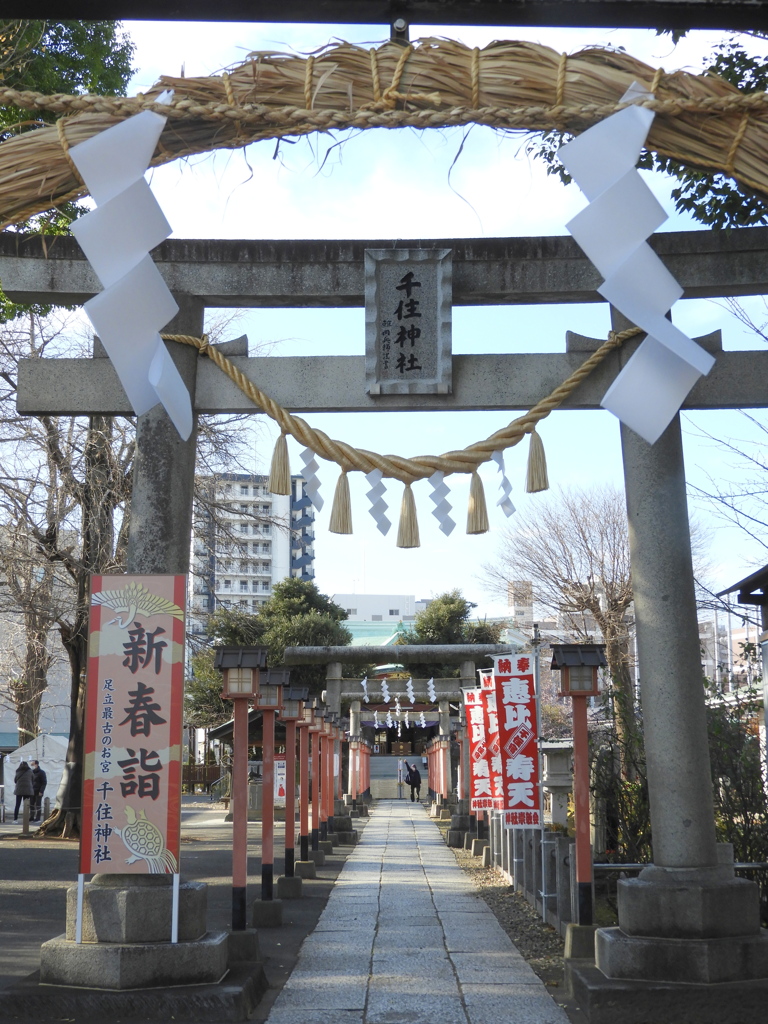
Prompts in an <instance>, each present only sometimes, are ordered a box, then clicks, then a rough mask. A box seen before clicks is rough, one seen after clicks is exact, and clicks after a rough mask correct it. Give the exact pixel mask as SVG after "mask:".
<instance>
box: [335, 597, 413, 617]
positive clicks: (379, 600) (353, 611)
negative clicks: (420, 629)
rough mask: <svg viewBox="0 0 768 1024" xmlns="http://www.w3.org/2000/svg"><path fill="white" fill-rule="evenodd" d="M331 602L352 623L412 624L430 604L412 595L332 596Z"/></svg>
mask: <svg viewBox="0 0 768 1024" xmlns="http://www.w3.org/2000/svg"><path fill="white" fill-rule="evenodd" d="M333 600H334V601H335V602H336V604H338V605H341V607H342V608H343V609H344V610H345V611H346V613H347V616H348V618H349V619H350V620H351V621H352V622H413V621H414V619H415V618H416V615H417V614H418V612H421V611H424V609H425V608H426V607H427V605H428V604H429V603H430V602H429V600H421V601H417V600H416V598H415V597H414V595H413V594H334V595H333Z"/></svg>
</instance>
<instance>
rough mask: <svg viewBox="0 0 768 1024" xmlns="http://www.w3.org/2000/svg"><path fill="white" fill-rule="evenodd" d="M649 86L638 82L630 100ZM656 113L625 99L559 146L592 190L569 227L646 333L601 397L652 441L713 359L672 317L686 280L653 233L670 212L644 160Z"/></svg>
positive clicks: (616, 300) (607, 291)
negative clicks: (680, 279)
mask: <svg viewBox="0 0 768 1024" xmlns="http://www.w3.org/2000/svg"><path fill="white" fill-rule="evenodd" d="M648 96H651V94H650V93H648V92H646V91H645V90H644V89H643V88H642V87H641V86H639V85H638V84H637V83H636V82H635V83H633V84H632V85H631V86H630V88H629V89H628V90H627V92H626V93H625V94H624V96H623V97H622V101H623V102H627V103H634V101H635V100H638V99H643V98H646V97H648ZM653 119H654V114H653V111H651V110H646V109H645V108H644V107H638V106H634V105H633V106H629V107H626V108H625V109H624V110H620V111H619V112H618V113H617V114H612V115H611V116H610V117H608V118H606V119H605V120H604V121H601V122H600V123H599V124H596V125H594V126H593V127H592V128H590V129H589V130H588V131H586V132H584V133H583V134H582V135H579V136H578V138H576V139H573V141H571V142H569V143H567V144H566V145H565V146H563V147H562V148H561V149H560V151H559V154H558V155H559V157H560V159H561V160H562V162H563V164H564V165H565V167H566V168H567V169H568V171H569V172H570V174H571V175H572V177H573V178H574V180H575V181H576V182H577V183H578V185H579V187H580V188H581V190H582V191H583V193H584V195H585V196H586V197H587V199H588V200H589V206H587V208H586V209H585V210H582V212H581V213H579V214H577V215H576V217H574V218H573V220H571V221H570V222H569V223H568V224H567V225H566V227H567V228H568V230H569V231H570V232H571V234H572V235H573V237H574V238H575V239H576V241H577V242H578V243H579V245H580V246H581V248H582V249H583V250H584V252H585V253H586V255H587V256H588V257H589V259H590V260H591V261H592V262H593V263H594V265H595V266H596V267H597V269H598V270H599V271H600V273H601V274H603V276H604V277H605V280H604V282H603V284H602V285H601V286H600V287H599V288H598V291H599V292H600V294H601V295H602V296H603V297H604V298H605V299H606V300H607V301H608V302H610V303H611V304H612V305H613V306H615V307H616V309H618V310H620V311H621V312H622V313H623V314H624V316H626V317H627V319H628V320H630V321H631V322H632V323H634V324H636V325H637V326H638V327H641V328H642V329H643V330H644V331H646V333H647V335H648V337H647V338H646V339H645V340H644V341H643V343H642V344H641V345H640V347H639V348H638V350H637V352H635V354H634V355H633V356H632V358H631V359H630V360H629V362H628V363H627V365H626V366H625V367H624V369H623V370H622V371H621V373H620V374H619V375H618V377H617V378H616V379H615V380H614V382H613V384H612V385H611V386H610V388H609V389H608V391H607V392H606V394H605V396H604V398H603V400H602V403H601V405H602V406H603V407H604V408H605V409H608V410H609V411H610V412H612V413H613V414H614V415H615V416H617V417H618V418H619V419H620V420H621V421H622V423H626V424H627V426H629V427H631V428H632V430H634V431H636V433H638V434H640V436H641V437H643V438H645V440H646V441H648V442H649V443H650V444H653V443H654V442H655V441H656V440H658V438H659V437H660V436H661V434H662V433H663V432H664V430H665V429H666V428H667V426H668V425H669V423H670V421H671V420H672V419H673V418H674V416H675V414H676V413H677V411H678V410H679V408H680V406H681V405H682V404H683V401H684V400H685V397H686V395H687V394H688V392H689V391H690V390H691V388H692V387H693V385H694V384H695V383H696V381H697V380H698V379H699V377H700V376H701V375H702V374H707V373H709V371H710V370H711V369H712V367H713V365H714V362H715V360H714V358H713V357H712V356H711V355H710V354H709V353H708V352H705V351H704V349H703V348H701V347H700V346H699V345H697V344H696V342H694V341H692V340H691V339H690V338H689V337H687V336H686V335H685V334H683V332H682V331H680V330H678V328H677V327H675V326H674V325H673V324H672V323H671V322H670V321H669V320H668V319H667V318H666V314H667V313H668V312H669V310H670V309H671V308H672V305H673V303H674V302H676V301H677V299H679V298H680V296H681V295H682V294H683V289H682V288H681V287H680V285H679V284H678V283H677V281H675V279H674V278H673V277H672V275H671V274H670V273H669V271H668V270H667V268H666V267H665V266H664V264H663V263H662V262H661V260H660V259H659V258H658V256H657V255H656V254H655V253H654V251H653V250H652V249H651V247H650V246H649V245H648V243H647V242H646V241H645V239H646V238H648V237H649V235H652V234H653V232H654V231H655V230H656V229H657V228H658V227H659V226H660V225H661V224H663V223H664V221H665V220H666V219H667V215H666V213H665V212H664V210H663V209H662V207H661V206H660V204H659V203H658V202H657V200H656V198H655V197H654V195H653V193H652V192H651V190H650V189H649V188H648V186H647V185H646V184H645V182H644V181H643V179H642V178H641V177H640V175H639V174H638V172H637V169H636V164H637V161H638V158H639V156H640V152H641V150H642V148H643V145H644V143H645V139H646V136H647V135H648V132H649V130H650V127H651V125H652V123H653Z"/></svg>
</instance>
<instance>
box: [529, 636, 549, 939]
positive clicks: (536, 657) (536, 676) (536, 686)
mask: <svg viewBox="0 0 768 1024" xmlns="http://www.w3.org/2000/svg"><path fill="white" fill-rule="evenodd" d="M540 647H541V634H540V633H539V624H538V622H534V624H533V695H534V697H535V698H536V737H537V738H536V742H537V744H538V747H539V812H540V815H541V825H540V826H539V829H540V831H541V838H542V840H543V839H544V785H543V782H542V780H543V777H544V753H543V751H542V749H541V673H540V668H541V657H540ZM539 846H540V849H541V919H542V921H544V923H545V924H546V921H547V896H548V893H547V857H546V854H547V848H546V846H545V845H544V843H543V842H541V843H540V844H539Z"/></svg>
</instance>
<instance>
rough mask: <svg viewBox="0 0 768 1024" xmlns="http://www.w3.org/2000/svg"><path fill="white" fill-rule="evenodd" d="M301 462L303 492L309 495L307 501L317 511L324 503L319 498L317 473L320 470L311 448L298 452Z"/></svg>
mask: <svg viewBox="0 0 768 1024" xmlns="http://www.w3.org/2000/svg"><path fill="white" fill-rule="evenodd" d="M299 455H300V457H301V461H302V462H303V463H304V470H303V473H302V476H303V477H304V490H305V491H306V493H307V494H308V495H309V500H310V501H311V502H312V504H313V505H314V506H315V508H316V509H317V511H318V512H319V511H320V509H321V508H322V507H323V505H324V504H325V502H324V501H323V499H322V498H321V497H320V481H319V480H318V478H317V471H318V469H319V468H320V467H319V466H318V464H317V462H316V460H315V453H314V452H313V451H312V449H311V448H305V449H304V450H303V451H301V452H299Z"/></svg>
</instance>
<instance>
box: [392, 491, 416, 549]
mask: <svg viewBox="0 0 768 1024" xmlns="http://www.w3.org/2000/svg"><path fill="white" fill-rule="evenodd" d="M397 546H398V547H399V548H418V547H421V542H420V541H419V521H418V519H417V518H416V502H415V500H414V497H413V491H412V490H411V485H410V484H406V485H405V490H404V491H403V503H402V505H401V506H400V526H399V527H398V530H397Z"/></svg>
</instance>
